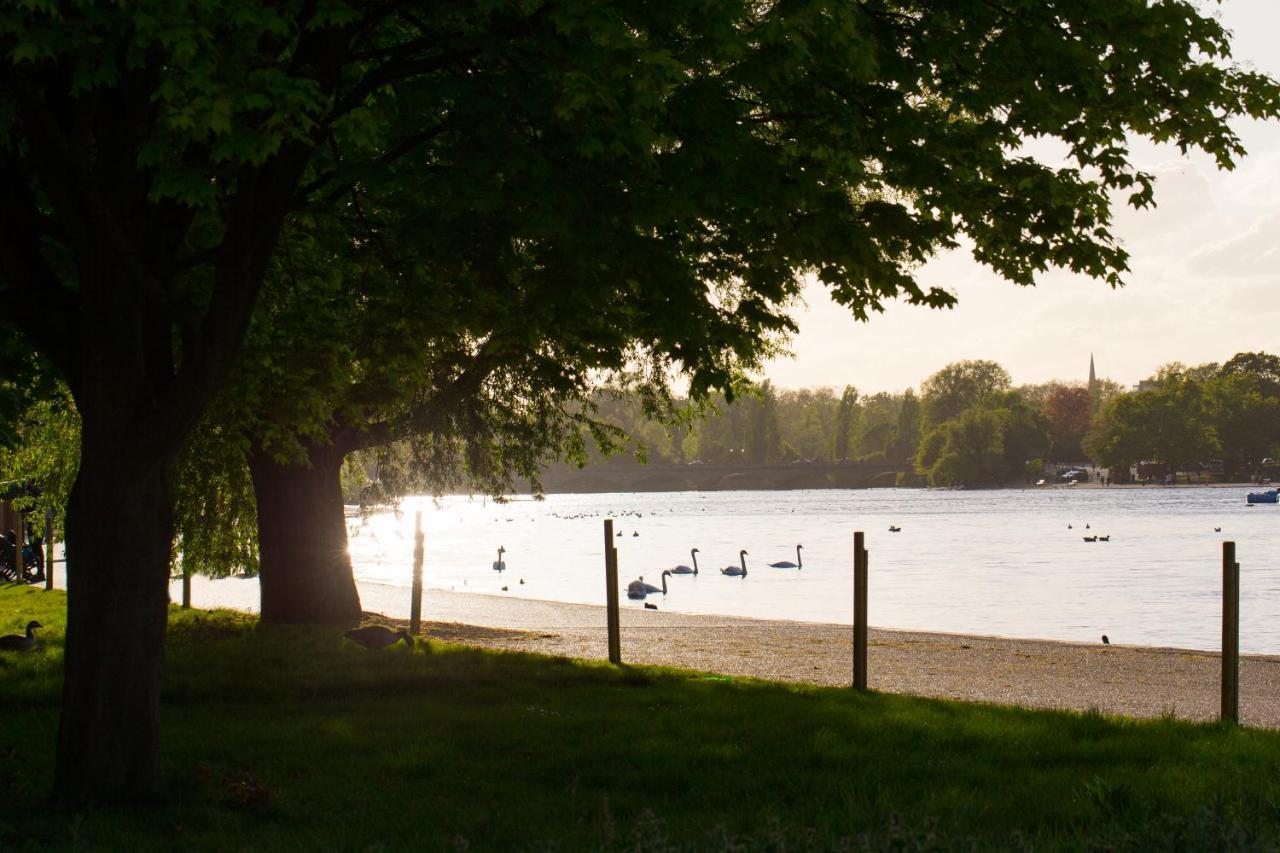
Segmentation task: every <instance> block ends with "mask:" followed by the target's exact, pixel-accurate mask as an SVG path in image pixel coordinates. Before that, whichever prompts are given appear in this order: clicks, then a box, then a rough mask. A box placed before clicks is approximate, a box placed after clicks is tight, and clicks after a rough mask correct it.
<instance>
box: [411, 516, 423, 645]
mask: <svg viewBox="0 0 1280 853" xmlns="http://www.w3.org/2000/svg"><path fill="white" fill-rule="evenodd" d="M422 539H423V537H422V510H418V512H417V514H415V515H414V518H413V593H412V595H413V597H412V598H410V599H409V633H410V634H412V635H413V636H414V637H417V636H418V632H419V631H420V630H421V629H422V550H423V549H422Z"/></svg>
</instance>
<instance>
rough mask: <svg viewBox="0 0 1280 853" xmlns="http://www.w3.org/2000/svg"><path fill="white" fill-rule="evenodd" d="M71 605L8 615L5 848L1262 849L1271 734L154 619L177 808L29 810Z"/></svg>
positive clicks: (1269, 814)
mask: <svg viewBox="0 0 1280 853" xmlns="http://www.w3.org/2000/svg"><path fill="white" fill-rule="evenodd" d="M64 607H65V598H64V596H63V595H62V594H61V593H57V592H54V593H46V592H43V591H37V590H34V589H25V588H7V589H4V590H2V591H0V630H3V631H6V632H7V631H8V630H9V629H10V628H11V627H12V626H16V625H18V624H19V623H20V622H23V623H24V622H25V620H27V619H29V618H35V619H39V620H40V621H41V622H43V623H44V624H45V625H46V626H48V627H47V630H46V631H45V632H44V642H43V644H42V647H41V649H40V650H39V651H37V652H35V653H32V654H26V655H21V656H18V655H5V656H4V657H3V658H2V659H0V697H2V701H0V705H2V706H3V707H4V708H5V721H6V725H5V726H3V727H0V778H2V779H3V780H4V782H5V785H4V787H5V789H6V790H7V791H8V792H9V794H10V796H9V797H8V798H7V802H8V804H9V805H10V806H11V808H10V809H8V810H6V813H5V816H4V817H3V818H0V847H5V848H13V849H19V850H37V849H39V850H46V849H66V848H71V847H75V848H77V849H88V850H97V849H103V850H105V849H134V850H148V849H175V848H177V849H182V848H190V849H202V850H203V849H247V848H252V849H272V850H275V849H322V848H323V849H330V850H348V849H351V850H356V849H359V850H363V849H388V850H399V849H454V848H456V849H462V848H467V847H470V848H472V849H528V848H535V849H547V848H550V849H643V850H662V849H672V848H681V849H708V848H710V849H735V850H752V849H775V850H776V849H783V848H784V847H789V846H795V847H801V848H805V849H808V848H839V847H842V846H844V845H846V844H848V845H852V846H853V847H854V848H855V849H857V848H860V847H862V846H863V845H866V846H869V847H870V848H872V849H885V848H888V849H938V850H941V849H956V848H964V849H970V848H971V847H973V846H974V845H976V846H977V847H980V848H987V847H999V848H1007V847H1034V848H1036V849H1078V848H1082V847H1087V848H1093V847H1102V848H1113V849H1153V848H1154V849H1160V848H1164V849H1174V848H1176V849H1237V848H1238V849H1247V848H1249V849H1251V848H1268V849H1269V848H1274V847H1275V845H1276V844H1277V843H1278V842H1280V809H1278V808H1277V802H1280V778H1278V776H1277V773H1276V770H1277V768H1278V767H1280V734H1277V733H1273V732H1265V731H1256V730H1248V729H1241V730H1231V729H1226V728H1220V727H1217V726H1206V725H1191V724H1185V723H1178V722H1174V721H1172V720H1159V721H1153V722H1135V721H1131V720H1123V719H1115V718H1106V717H1102V716H1100V715H1096V714H1084V715H1078V714H1068V713H1051V712H1032V711H1024V710H1019V709H1014V708H1004V707H995V706H987V705H976V704H965V703H954V702H941V701H933V700H923V699H915V698H910V697H904V696H892V695H884V694H870V695H857V694H854V693H852V692H850V691H848V690H841V689H831V688H817V687H796V686H784V685H780V684H771V683H766V682H759V681H752V680H731V679H727V678H723V677H710V676H705V675H702V674H699V673H693V672H683V671H676V670H664V669H657V668H648V667H643V668H641V667H637V668H625V669H622V670H614V669H612V668H610V667H607V666H604V665H600V664H595V663H588V662H581V661H571V660H567V659H564V658H552V657H543V656H533V655H520V654H509V653H508V654H504V653H493V652H482V651H479V650H475V649H469V648H465V647H461V646H449V645H443V644H439V643H431V644H430V646H429V647H428V648H425V649H424V648H422V647H419V648H418V649H416V650H414V651H411V652H410V651H407V650H403V649H395V650H391V651H388V652H383V653H372V654H371V653H368V652H366V651H364V650H363V649H360V648H358V647H356V646H354V645H352V644H349V643H346V642H345V641H343V640H341V639H339V637H338V632H336V631H323V630H314V629H305V630H304V629H272V630H267V629H264V628H262V627H260V626H258V625H257V624H256V623H255V622H254V620H253V619H251V618H250V617H247V616H244V615H240V614H234V613H229V612H225V611H185V612H184V611H180V610H176V609H175V610H173V611H172V612H171V622H170V629H169V635H170V636H169V649H170V653H169V657H168V666H167V669H168V678H167V682H166V689H165V695H164V714H163V719H164V738H165V744H164V746H165V754H166V755H167V756H168V765H167V770H168V779H169V782H168V788H167V795H166V797H165V798H164V799H163V800H162V801H161V802H158V803H156V804H154V805H153V806H152V807H150V808H147V809H140V810H133V809H130V810H125V809H116V808H103V809H99V810H95V811H91V812H88V813H86V814H84V815H78V816H75V817H72V818H70V819H68V816H67V815H65V814H59V813H54V812H49V811H46V808H45V806H44V805H43V802H42V797H43V796H44V792H45V791H46V790H47V786H48V782H49V774H50V772H51V767H52V753H51V744H52V743H53V741H54V734H55V731H56V727H57V708H58V697H59V692H60V682H61V653H62V650H61V638H62V626H63V625H64V624H65V613H64Z"/></svg>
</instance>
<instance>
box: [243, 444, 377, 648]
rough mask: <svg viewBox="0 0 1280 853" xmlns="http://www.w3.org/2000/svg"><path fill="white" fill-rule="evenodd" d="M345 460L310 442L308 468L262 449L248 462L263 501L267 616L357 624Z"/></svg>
mask: <svg viewBox="0 0 1280 853" xmlns="http://www.w3.org/2000/svg"><path fill="white" fill-rule="evenodd" d="M342 458H343V454H342V452H341V451H340V450H338V449H335V448H334V447H332V446H326V447H312V448H311V449H310V462H311V464H310V465H309V466H308V465H281V464H279V463H278V462H276V461H275V460H274V459H272V458H271V457H270V456H269V455H267V454H265V453H255V454H253V455H252V456H251V457H250V459H249V471H250V473H251V474H252V476H253V493H254V496H255V497H256V498H257V502H258V548H259V558H260V559H259V578H258V580H259V584H260V586H261V590H262V621H263V622H276V623H299V622H301V623H310V624H338V625H348V624H355V623H356V622H359V621H360V595H359V593H357V592H356V582H355V577H354V576H353V575H352V572H351V557H350V555H349V554H348V553H347V522H346V517H345V514H344V512H343V505H342V482H341V471H342Z"/></svg>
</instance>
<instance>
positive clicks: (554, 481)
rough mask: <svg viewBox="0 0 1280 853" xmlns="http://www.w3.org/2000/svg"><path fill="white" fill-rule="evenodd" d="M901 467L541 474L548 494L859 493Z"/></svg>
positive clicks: (623, 468) (560, 469)
mask: <svg viewBox="0 0 1280 853" xmlns="http://www.w3.org/2000/svg"><path fill="white" fill-rule="evenodd" d="M911 470H912V468H911V466H910V465H907V464H894V463H892V462H833V463H806V462H796V463H792V464H783V465H709V464H704V463H694V464H692V465H595V466H592V467H589V468H572V467H569V466H566V465H556V466H553V467H552V468H550V469H549V470H548V471H547V472H546V474H545V475H544V476H543V481H542V482H543V487H544V488H545V489H546V492H547V493H548V494H566V493H587V494H596V493H602V492H683V491H726V490H729V489H864V488H869V487H877V486H893V485H895V484H896V483H897V480H898V475H899V474H904V473H910V472H911Z"/></svg>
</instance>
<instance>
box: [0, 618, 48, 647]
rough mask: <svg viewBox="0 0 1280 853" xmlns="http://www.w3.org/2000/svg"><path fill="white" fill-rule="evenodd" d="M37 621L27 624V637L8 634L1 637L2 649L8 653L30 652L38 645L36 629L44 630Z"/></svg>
mask: <svg viewBox="0 0 1280 853" xmlns="http://www.w3.org/2000/svg"><path fill="white" fill-rule="evenodd" d="M43 627H44V626H43V625H41V624H40V623H39V622H37V621H36V620H34V619H32V620H31V621H30V622H28V623H27V633H26V636H23V635H22V634H8V635H6V636H4V637H0V649H3V650H4V651H6V652H25V651H30V650H31V649H32V648H33V647H34V646H35V644H36V629H37V628H43Z"/></svg>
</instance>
